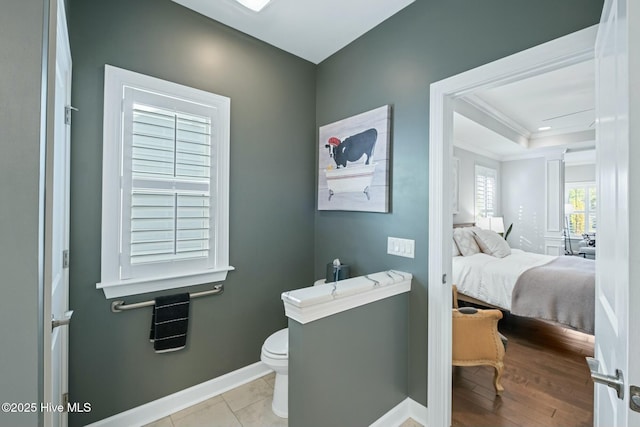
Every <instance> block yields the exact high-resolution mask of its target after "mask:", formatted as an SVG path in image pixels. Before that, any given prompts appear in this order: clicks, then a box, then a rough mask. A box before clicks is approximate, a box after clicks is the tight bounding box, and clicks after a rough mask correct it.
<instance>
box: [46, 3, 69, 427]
mask: <svg viewBox="0 0 640 427" xmlns="http://www.w3.org/2000/svg"><path fill="white" fill-rule="evenodd" d="M48 31H49V51H48V53H47V56H48V69H47V105H46V109H47V113H46V114H47V131H46V132H47V135H46V147H45V184H44V185H45V188H44V192H45V197H44V202H45V204H44V210H45V218H44V222H45V226H44V276H43V277H44V285H43V307H42V310H43V323H44V324H43V362H42V363H43V371H42V372H43V374H42V375H43V379H42V386H43V403H47V404H52V405H54V406H56V407H57V406H58V405H60V404H64V401H63V394H65V393H67V392H68V361H69V359H68V337H69V332H68V328H67V327H66V326H57V327H55V328H53V320H54V318H55V320H58V321H60V320H63V319H64V315H65V312H66V311H67V310H68V304H69V300H68V299H69V292H68V291H69V270H68V268H67V267H65V266H64V265H65V261H64V258H65V256H64V250H65V249H68V248H69V184H70V183H69V167H70V164H69V161H70V153H69V149H70V141H69V133H70V129H69V125H68V124H66V119H65V117H66V107H67V106H68V105H69V103H70V101H71V99H70V94H71V68H72V63H71V51H70V46H69V36H68V32H67V21H66V13H65V9H64V0H49V28H48ZM67 416H68V413H67V412H66V411H62V412H61V411H43V412H42V419H43V423H44V425H45V426H53V427H66V425H67V421H68V419H67Z"/></svg>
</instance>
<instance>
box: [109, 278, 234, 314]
mask: <svg viewBox="0 0 640 427" xmlns="http://www.w3.org/2000/svg"><path fill="white" fill-rule="evenodd" d="M223 292H224V285H222V284H220V285H215V286H214V287H213V289H211V290H210V291H202V292H195V293H193V294H189V298H191V299H194V298H200V297H206V296H207V295H218V294H221V293H223ZM154 304H155V301H143V302H136V303H133V304H126V303H125V302H124V301H122V300H118V301H113V302H111V312H112V313H119V312H121V311H125V310H133V309H134V308H141V307H151V306H152V305H154Z"/></svg>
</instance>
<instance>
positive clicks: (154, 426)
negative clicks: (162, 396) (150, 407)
mask: <svg viewBox="0 0 640 427" xmlns="http://www.w3.org/2000/svg"><path fill="white" fill-rule="evenodd" d="M143 427H173V423H172V422H171V418H170V417H164V418H160V419H159V420H158V421H154V422H152V423H150V424H146V425H144V426H143Z"/></svg>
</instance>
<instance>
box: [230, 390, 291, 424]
mask: <svg viewBox="0 0 640 427" xmlns="http://www.w3.org/2000/svg"><path fill="white" fill-rule="evenodd" d="M235 414H236V417H237V418H238V420H239V421H240V423H242V427H287V426H288V425H289V424H288V422H287V419H286V418H280V417H278V416H277V415H276V414H274V413H273V411H272V410H271V398H270V397H268V398H266V399H263V400H260V401H258V402H256V403H252V404H251V405H249V406H247V407H245V408H242V409H240V410H238V411H236V412H235Z"/></svg>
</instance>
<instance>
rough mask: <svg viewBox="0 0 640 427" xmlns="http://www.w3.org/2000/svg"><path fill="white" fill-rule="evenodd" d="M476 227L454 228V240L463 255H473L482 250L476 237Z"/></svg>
mask: <svg viewBox="0 0 640 427" xmlns="http://www.w3.org/2000/svg"><path fill="white" fill-rule="evenodd" d="M475 229H476V228H475V227H462V228H455V229H454V230H453V240H454V241H455V242H456V245H457V246H458V250H459V251H460V254H461V255H462V256H471V255H475V254H479V253H480V252H481V251H480V247H479V246H478V244H477V243H476V239H475V238H474V234H473V231H474V230H475Z"/></svg>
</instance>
